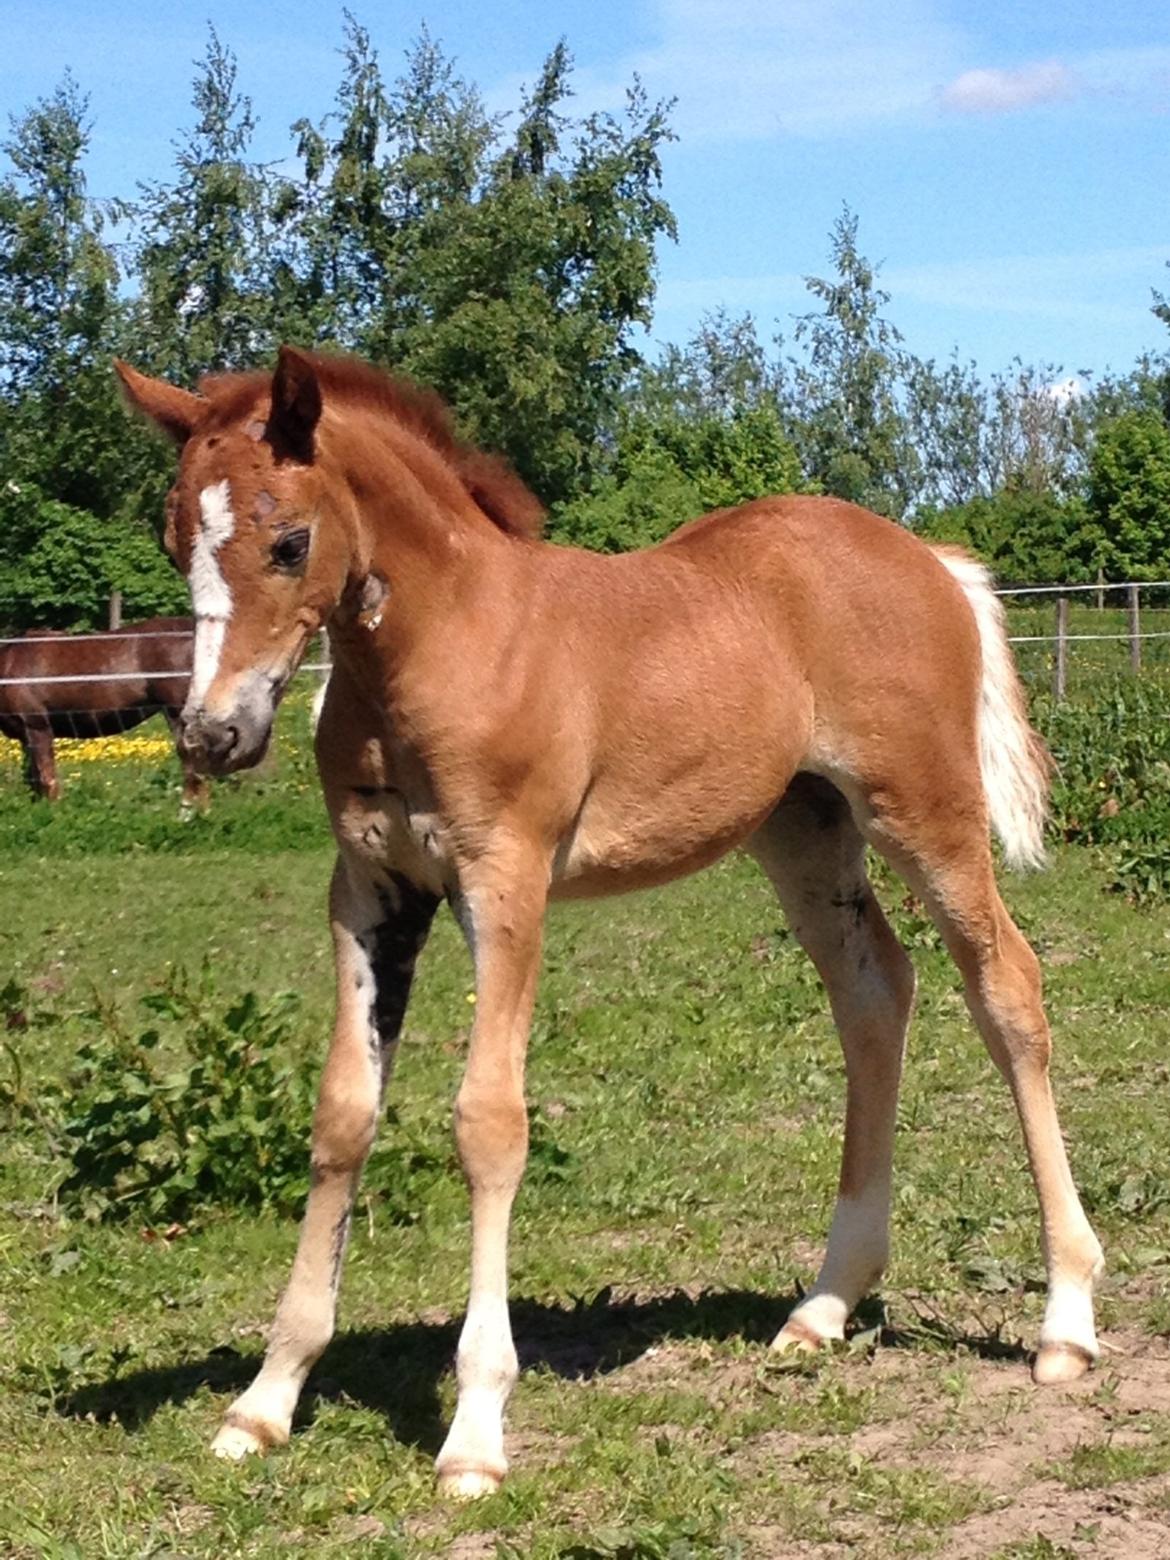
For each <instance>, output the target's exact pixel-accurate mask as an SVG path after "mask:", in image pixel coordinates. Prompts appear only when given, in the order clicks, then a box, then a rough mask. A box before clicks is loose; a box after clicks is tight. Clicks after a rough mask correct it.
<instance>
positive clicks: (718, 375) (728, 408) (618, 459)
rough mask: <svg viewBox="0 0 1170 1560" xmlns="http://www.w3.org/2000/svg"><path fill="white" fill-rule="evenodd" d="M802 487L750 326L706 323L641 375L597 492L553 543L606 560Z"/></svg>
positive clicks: (558, 525)
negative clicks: (698, 520) (700, 519)
mask: <svg viewBox="0 0 1170 1560" xmlns="http://www.w3.org/2000/svg"><path fill="white" fill-rule="evenodd" d="M803 486H804V483H803V479H802V473H801V469H800V461H799V459H798V457H797V454H796V450H795V449H794V447H793V445H792V442H791V440H790V439H789V438H788V436H787V433H786V431H785V427H784V422H783V418H782V416H781V413H780V409H779V407H778V405H777V403H776V398H775V395H774V393H773V391H772V389H771V386H770V383H769V375H768V370H767V365H766V363H765V360H764V354H763V351H762V349H761V348H760V345H759V341H758V338H757V336H756V332H755V326H754V324H753V322H752V320H751V319H750V317H747V316H744V317H743V318H742V319H731V318H729V317H728V316H727V315H725V314H723V313H717V314H714V315H710V316H707V317H706V318H705V319H704V320H703V321H702V323H701V324H700V326H699V329H698V330H697V332H696V333H695V335H694V336H693V337H692V339H691V340H690V342H688V343H687V345H686V346H685V347H681V348H679V347H672V348H668V350H667V351H666V352H665V354H664V355H663V360H662V362H660V363H658V364H648V365H644V366H643V368H642V369H641V370H640V371H639V373H638V375H637V377H636V379H635V380H634V382H633V383H632V385H631V387H630V389H629V391H628V392H627V394H626V396H625V398H624V401H623V405H622V412H621V416H620V418H619V421H618V425H617V432H616V435H615V439H614V444H613V447H612V450H611V451H610V453H609V459H608V466H607V469H606V472H605V474H604V476H603V477H602V478H601V480H600V481H599V482H597V483H596V484H595V487H594V490H593V491H592V492H591V493H589V494H588V495H586V496H584V497H582V498H580V499H578V500H577V501H576V502H574V503H570V504H568V505H565V506H562V507H561V508H559V509H555V510H554V512H553V516H552V529H553V531H554V534H556V535H558V536H563V537H564V538H565V539H566V540H569V541H575V542H578V543H580V544H581V545H584V546H588V547H594V548H597V549H598V550H600V551H603V552H615V551H623V550H625V549H627V548H630V547H642V546H647V545H649V544H651V543H653V542H657V541H660V540H661V539H662V538H663V537H664V536H666V535H667V534H668V533H669V532H670V531H672V530H673V529H674V528H675V526H677V525H680V524H681V523H682V522H683V521H684V520H689V519H692V518H693V517H694V516H695V515H700V514H703V513H705V512H706V511H708V510H711V509H719V508H724V507H727V506H730V505H734V504H742V503H746V502H748V501H749V500H750V499H753V498H763V497H765V496H768V495H770V494H776V493H791V492H797V491H799V490H801V488H802V487H803Z"/></svg>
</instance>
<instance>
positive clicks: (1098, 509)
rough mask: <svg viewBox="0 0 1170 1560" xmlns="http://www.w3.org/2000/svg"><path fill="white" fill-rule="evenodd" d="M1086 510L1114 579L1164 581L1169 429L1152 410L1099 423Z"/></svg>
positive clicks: (1169, 521) (1168, 559) (1169, 554)
mask: <svg viewBox="0 0 1170 1560" xmlns="http://www.w3.org/2000/svg"><path fill="white" fill-rule="evenodd" d="M1089 510H1090V513H1091V514H1092V516H1093V518H1094V519H1095V520H1096V522H1097V524H1098V525H1099V526H1100V528H1101V531H1102V533H1103V537H1104V542H1103V557H1102V563H1103V565H1104V568H1105V570H1106V572H1107V573H1108V574H1109V575H1110V576H1111V578H1113V579H1118V580H1123V579H1130V580H1139V579H1151V578H1153V579H1162V578H1164V577H1165V574H1166V571H1167V569H1170V428H1168V427H1167V425H1166V422H1165V420H1164V419H1163V417H1162V416H1161V414H1160V413H1159V412H1157V411H1155V410H1153V409H1152V408H1134V409H1131V410H1128V411H1124V412H1121V413H1120V414H1119V415H1118V416H1116V417H1114V418H1112V419H1111V420H1109V421H1107V422H1105V423H1103V424H1102V425H1101V427H1100V428H1099V429H1098V431H1097V438H1096V443H1095V445H1094V447H1093V453H1092V456H1091V459H1090V463H1089Z"/></svg>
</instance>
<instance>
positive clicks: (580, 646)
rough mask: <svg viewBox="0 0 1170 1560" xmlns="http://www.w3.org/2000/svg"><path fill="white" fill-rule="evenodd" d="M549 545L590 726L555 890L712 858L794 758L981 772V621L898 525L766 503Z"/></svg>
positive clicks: (881, 777) (859, 781) (871, 782)
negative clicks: (578, 543) (638, 536)
mask: <svg viewBox="0 0 1170 1560" xmlns="http://www.w3.org/2000/svg"><path fill="white" fill-rule="evenodd" d="M544 557H545V558H546V559H549V561H550V565H551V566H550V568H549V573H548V578H547V582H546V584H547V587H548V590H547V599H550V600H552V601H554V602H556V603H558V604H559V613H560V617H559V622H560V627H559V638H560V644H561V652H562V654H564V655H565V656H566V657H567V658H568V659H569V660H571V662H572V664H573V665H574V666H575V667H577V668H579V670H578V672H577V674H576V676H577V679H578V681H579V682H580V683H581V684H582V685H583V687H584V689H585V693H584V694H583V695H582V697H581V699H580V706H581V708H582V710H583V711H584V719H585V721H586V723H587V728H588V733H589V753H588V765H587V768H588V772H589V779H588V786H587V789H586V793H585V798H584V801H583V804H582V806H581V809H580V813H579V815H578V817H577V819H576V821H575V825H574V830H573V835H572V840H571V842H570V843H569V844H567V845H566V846H564V847H563V848H562V852H561V861H562V864H563V866H562V872H561V878H562V881H561V884H560V887H559V890H558V891H559V892H561V893H565V892H568V893H574V892H579V893H593V892H605V891H609V890H612V888H614V887H616V886H618V885H619V883H620V882H621V880H622V879H627V880H629V881H630V882H631V884H633V883H635V882H636V883H641V882H643V881H646V882H649V881H660V880H662V879H664V878H667V877H671V876H674V875H676V874H678V873H680V872H686V871H690V870H694V869H695V868H696V867H700V866H702V865H704V864H706V863H707V862H708V861H711V860H714V859H716V858H717V857H718V856H719V855H720V854H722V853H723V852H724V851H725V850H727V849H729V848H730V847H731V846H733V845H735V844H737V843H739V842H740V841H742V840H743V839H745V838H746V837H747V836H748V835H750V834H751V833H752V831H753V830H754V829H755V828H756V827H757V826H758V825H759V824H760V823H762V821H763V820H764V818H766V817H767V816H768V814H769V813H770V812H771V810H772V809H773V808H774V807H775V806H776V804H777V803H778V801H779V800H780V798H781V796H782V795H783V793H784V791H785V790H786V788H787V787H788V785H789V784H790V782H791V780H792V778H793V776H794V775H795V774H797V773H798V772H800V771H802V770H803V771H811V772H815V773H819V774H824V775H828V776H830V777H831V778H833V779H834V780H836V781H838V782H840V783H844V784H845V785H846V786H847V787H848V786H849V785H850V782H856V789H857V791H858V792H859V793H860V794H865V793H868V792H870V791H872V790H873V789H875V788H880V787H881V786H882V785H883V784H884V783H885V777H886V776H887V775H894V774H899V775H900V774H904V773H905V772H906V771H907V769H908V768H916V769H919V770H921V768H922V767H923V763H924V762H926V763H928V764H933V765H934V766H935V767H936V768H938V769H940V770H945V771H947V772H950V771H952V770H954V771H956V772H958V773H961V774H968V775H970V776H971V777H972V780H973V781H974V782H975V783H977V778H976V777H977V773H978V760H977V756H976V703H977V697H978V688H979V667H980V659H979V641H978V632H977V628H976V625H975V621H974V617H973V615H972V613H971V611H970V609H969V608H968V606H967V603H966V601H965V599H964V595H963V591H962V589H961V587H960V586H959V585H958V583H957V582H956V581H955V579H954V578H953V576H952V575H951V573H950V571H949V570H948V569H947V568H946V567H945V566H944V564H943V563H942V562H941V561H940V559H939V557H938V556H937V555H936V554H935V552H934V551H933V550H932V549H931V548H929V547H927V546H925V545H924V544H923V543H921V542H920V541H918V540H917V539H916V538H915V537H913V536H912V535H910V534H909V533H908V532H906V531H904V530H902V529H901V528H900V527H898V526H896V525H893V524H892V523H890V522H889V521H886V520H882V519H880V518H878V517H877V516H875V515H872V514H869V513H868V512H867V511H865V510H862V509H859V508H857V507H856V506H854V505H851V504H846V503H842V502H840V501H838V500H835V499H825V498H809V497H786V498H778V499H764V500H760V501H758V502H756V503H752V504H747V505H744V506H742V507H741V508H738V509H734V510H725V511H721V512H719V513H716V514H713V515H707V516H704V517H703V518H702V519H701V520H696V521H693V522H691V523H690V524H689V525H686V526H684V527H682V528H681V529H680V530H679V531H677V532H675V533H674V535H673V536H671V537H670V538H668V540H667V541H665V542H663V543H662V544H660V545H659V546H658V547H655V548H650V549H647V550H645V551H644V552H640V553H634V554H629V555H626V556H624V557H618V558H605V559H603V558H587V557H586V555H582V554H580V553H568V552H567V553H564V554H562V556H561V559H560V560H558V561H553V560H552V558H551V554H550V553H549V552H545V553H544ZM574 576H575V578H574ZM570 602H573V603H575V605H576V611H575V612H569V611H566V608H567V606H568V604H569V603H570ZM580 668H583V670H580ZM571 681H572V678H570V682H571Z"/></svg>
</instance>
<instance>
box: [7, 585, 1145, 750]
mask: <svg viewBox="0 0 1170 1560" xmlns="http://www.w3.org/2000/svg"><path fill="white" fill-rule="evenodd" d="M996 595H997V596H999V597H1000V598H1001V600H1002V601H1003V603H1004V606H1005V609H1006V613H1007V621H1008V629H1009V633H1008V641H1009V643H1010V644H1012V645H1013V646H1015V647H1016V653H1017V660H1018V661H1019V663H1020V668H1021V671H1022V673H1023V674H1024V676H1025V677H1026V678H1027V679H1028V680H1029V681H1031V682H1035V681H1036V680H1037V678H1038V677H1039V676H1041V675H1042V674H1045V673H1047V674H1048V675H1050V676H1051V681H1052V691H1053V694H1054V696H1055V697H1056V698H1058V699H1060V698H1064V697H1065V695H1066V693H1067V689H1068V679H1069V664H1070V651H1071V650H1072V648H1073V647H1076V646H1085V647H1090V646H1091V647H1092V649H1091V650H1084V651H1077V652H1075V654H1076V655H1077V656H1078V658H1083V660H1084V665H1085V669H1086V670H1091V671H1094V672H1100V671H1118V670H1122V669H1123V668H1124V667H1125V666H1126V665H1128V667H1129V669H1130V670H1131V671H1133V672H1135V673H1136V672H1140V671H1141V670H1142V669H1143V667H1167V668H1170V580H1125V581H1120V582H1106V581H1100V580H1099V581H1097V582H1096V583H1095V584H1089V585H1085V584H1075V585H1074V584H1056V585H1018V586H1011V587H1008V588H1006V589H1003V590H998V591H997V592H996ZM76 637H77V638H84V640H85V642H86V643H87V644H95V643H103V642H104V643H108V644H111V645H114V644H119V643H121V644H124V643H126V642H129V641H133V643H134V644H135V645H142V644H144V643H145V642H148V641H151V642H153V641H162V640H167V641H171V640H176V639H186V640H189V641H193V639H194V633H193V631H192V630H190V629H154V630H150V631H148V632H145V633H144V632H141V631H137V632H135V631H132V630H124V629H121V628H113V629H109V630H103V631H101V632H95V633H88V634H85V635H84V636H76ZM70 642H71V636H68V635H46V636H45V637H44V638H42V637H41V636H39V635H35V636H33V637H31V638H29V637H26V636H10V637H0V674H3V675H0V715H2V714H3V713H4V707H5V705H6V703H8V702H9V701H8V699H6V697H5V693H4V690H6V689H12V688H21V687H27V688H33V687H37V688H40V687H43V688H52V687H54V686H62V685H63V686H70V685H72V686H79V687H83V686H85V685H88V684H93V683H113V684H133V683H137V684H147V683H151V682H159V681H163V680H168V681H178V682H180V683H181V682H184V681H187V680H189V679H190V676H191V670H190V667H189V666H181V665H180V666H177V667H176V666H170V667H159V668H157V669H152V668H151V667H150V665H149V660H148V662H147V665H146V666H145V667H134V668H131V669H129V670H121V671H115V670H109V671H99V672H68V671H65V672H61V671H52V672H45V673H40V672H35V673H32V674H29V675H17V674H16V673H15V672H14V671H13V669H12V667H11V665H10V666H9V667H8V668H7V669H6V668H5V665H4V663H5V661H6V660H7V661H9V662H12V661H13V660H14V659H18V657H13V656H6V654H5V652H6V651H7V650H8V649H9V647H23V648H24V649H26V650H28V651H30V652H32V651H33V650H34V649H36V648H41V647H44V649H45V650H47V652H48V657H47V658H48V659H49V660H50V661H51V660H52V659H53V658H54V652H55V649H56V647H61V646H64V647H68V646H69V644H70ZM113 659H115V661H116V660H117V659H118V657H117V652H115V655H114V657H113ZM329 669H330V663H329V659H328V647H327V645H325V644H324V643H322V646H321V649H320V651H319V652H318V654H317V656H316V657H315V658H314V659H313V660H311V661H309V662H306V663H305V664H303V665H302V666H301V667H300V668H299V669H298V672H297V677H298V678H302V677H310V676H315V677H317V678H319V679H322V680H323V679H324V678H326V677H327V676H328V673H329ZM50 702H52V701H50ZM95 708H96V707H95V705H94V704H93V703H91V702H89V701H86V708H84V709H81V708H79V709H78V710H76V711H74V712H73V713H75V714H76V715H77V716H78V717H79V718H81V717H92V716H93V715H94V713H95ZM56 713H58V714H59V715H61V716H65V715H67V714H68V713H69V712H68V711H65V710H59V711H57V712H56ZM108 713H109V714H110V715H113V714H115V713H116V706H113V705H111V707H110V709H109V710H108ZM139 719H141V717H139Z"/></svg>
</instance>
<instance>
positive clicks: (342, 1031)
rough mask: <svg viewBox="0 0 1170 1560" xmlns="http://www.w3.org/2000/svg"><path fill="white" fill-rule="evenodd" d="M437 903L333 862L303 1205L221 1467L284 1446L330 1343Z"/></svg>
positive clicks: (221, 1444) (221, 1449)
mask: <svg viewBox="0 0 1170 1560" xmlns="http://www.w3.org/2000/svg"><path fill="white" fill-rule="evenodd" d="M437 904H438V900H437V899H436V898H435V896H434V895H433V894H432V893H430V892H429V890H426V889H421V888H418V887H417V886H416V885H415V884H414V883H412V882H411V881H410V880H409V879H408V878H405V877H403V876H401V875H399V874H396V873H391V874H389V876H388V877H387V878H386V879H385V880H378V881H372V880H371V879H370V878H369V876H368V875H367V873H366V872H365V870H364V869H363V868H361V867H359V866H356V865H351V864H349V863H347V862H346V860H345V858H344V856H340V857H338V861H337V866H336V868H335V869H334V873H333V885H332V888H331V891H330V914H331V918H332V924H333V946H334V956H335V960H336V966H337V1016H336V1019H335V1021H334V1027H333V1039H332V1043H331V1044H330V1047H329V1056H328V1059H327V1060H326V1063H325V1070H324V1072H323V1073H322V1076H321V1086H320V1090H319V1092H318V1096H317V1109H316V1113H315V1115H314V1118H313V1141H312V1161H311V1163H312V1171H311V1177H312V1178H311V1184H310V1190H309V1201H308V1206H307V1207H306V1209H305V1218H304V1223H303V1224H302V1226H301V1238H300V1243H299V1244H298V1246H297V1254H296V1259H295V1261H294V1262H293V1270H292V1276H291V1278H290V1279H289V1284H288V1288H287V1289H286V1290H285V1292H284V1297H283V1299H282V1300H281V1302H280V1306H279V1308H278V1309H277V1312H276V1320H275V1321H274V1322H273V1325H272V1333H271V1336H270V1339H269V1344H268V1351H267V1353H266V1354H265V1356H264V1364H263V1366H262V1367H261V1370H260V1374H259V1375H258V1376H257V1377H256V1380H255V1381H254V1382H253V1383H252V1385H251V1386H250V1387H249V1388H248V1390H247V1391H246V1392H245V1393H244V1394H243V1396H242V1397H240V1398H237V1400H236V1401H235V1402H234V1403H233V1404H232V1406H231V1407H230V1408H229V1409H228V1411H227V1414H226V1416H225V1417H224V1422H223V1426H222V1428H221V1429H220V1431H219V1434H218V1435H217V1436H216V1438H215V1441H214V1442H213V1449H214V1450H215V1451H216V1452H217V1453H218V1454H219V1455H220V1456H221V1457H232V1458H239V1457H243V1456H245V1455H246V1454H247V1453H248V1452H256V1451H263V1450H265V1449H266V1448H268V1447H270V1446H280V1445H283V1444H284V1442H285V1441H287V1440H288V1436H289V1427H290V1426H291V1424H292V1416H293V1410H294V1409H295V1408H296V1404H297V1399H298V1397H299V1396H300V1392H301V1388H302V1386H303V1385H304V1382H305V1377H306V1376H307V1375H308V1374H309V1371H310V1370H311V1369H312V1367H313V1364H314V1362H315V1361H316V1360H317V1358H318V1356H319V1355H320V1354H321V1352H322V1350H323V1349H324V1348H325V1345H326V1344H327V1343H328V1342H329V1340H330V1338H331V1337H332V1336H333V1324H334V1316H335V1312H336V1304H337V1288H338V1281H339V1279H340V1276H341V1262H342V1257H343V1256H344V1254H345V1243H346V1238H347V1236H348V1233H349V1218H350V1211H351V1209H352V1207H353V1200H354V1195H355V1193H356V1192H357V1186H358V1180H359V1178H360V1176H361V1172H362V1166H363V1165H364V1163H365V1160H366V1155H367V1154H368V1153H369V1151H370V1145H371V1144H372V1143H373V1140H374V1132H375V1129H376V1127H377V1120H378V1107H379V1104H380V1102H381V1097H382V1090H383V1087H384V1085H385V1082H386V1079H387V1077H388V1075H389V1072H390V1068H391V1066H392V1064H393V1060H394V1052H395V1050H396V1048H397V1043H398V1035H399V1031H400V1030H401V1027H402V1017H403V1014H404V1012H405V1011H406V1002H407V998H408V996H409V994H410V983H411V978H412V976H413V974H414V963H415V958H416V956H417V954H418V952H419V950H420V948H421V947H422V945H423V943H424V942H425V941H426V937H427V933H428V931H429V930H430V925H431V920H432V918H433V916H434V913H435V908H436V905H437Z"/></svg>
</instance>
